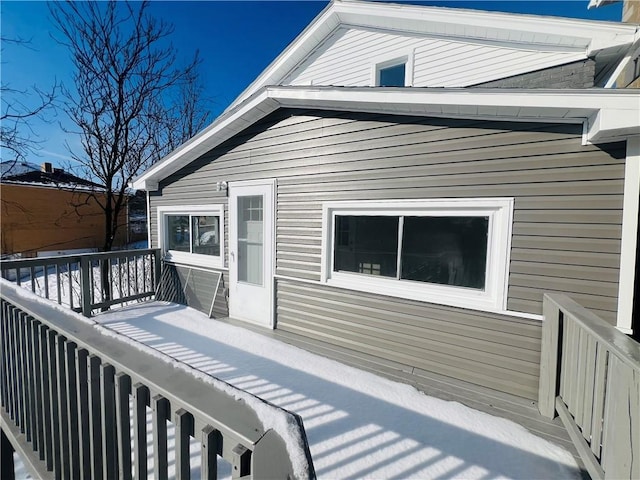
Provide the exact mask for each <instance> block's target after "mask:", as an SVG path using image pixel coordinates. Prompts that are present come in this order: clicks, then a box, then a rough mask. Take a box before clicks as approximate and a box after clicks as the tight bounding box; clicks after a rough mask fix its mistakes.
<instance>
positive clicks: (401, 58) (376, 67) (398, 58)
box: [370, 48, 415, 87]
mask: <svg viewBox="0 0 640 480" xmlns="http://www.w3.org/2000/svg"><path fill="white" fill-rule="evenodd" d="M414 57H415V48H410V49H405V50H399V51H396V52H393V53H391V54H386V55H381V56H380V57H377V58H376V59H375V61H374V62H373V64H372V65H371V83H370V85H375V86H379V85H380V70H383V69H385V68H389V67H395V66H397V65H404V86H405V87H413V62H414Z"/></svg>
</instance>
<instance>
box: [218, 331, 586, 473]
mask: <svg viewBox="0 0 640 480" xmlns="http://www.w3.org/2000/svg"><path fill="white" fill-rule="evenodd" d="M216 320H217V321H221V322H225V323H228V324H231V325H235V326H239V327H242V328H246V329H248V330H252V331H254V332H257V333H260V334H262V335H265V336H268V337H271V338H275V339H278V340H280V341H282V342H285V343H288V344H290V345H293V346H296V347H299V348H302V349H304V350H307V351H309V352H312V353H315V354H318V355H322V356H324V357H327V358H330V359H333V360H337V361H339V362H342V363H344V364H346V365H349V366H352V367H355V368H359V369H361V370H365V371H368V372H371V373H374V374H377V375H380V376H383V377H386V378H389V379H391V380H395V381H398V382H402V383H407V384H410V385H413V386H414V387H415V388H417V389H418V390H420V391H421V392H424V393H425V394H427V395H430V396H432V397H435V398H440V399H442V400H448V401H454V402H459V403H462V404H464V405H466V406H468V407H470V408H473V409H475V410H479V411H481V412H485V413H488V414H491V415H495V416H497V417H502V418H506V419H508V420H511V421H513V422H515V423H518V424H519V425H522V426H523V427H525V428H526V429H527V430H529V431H530V432H532V433H534V434H535V435H537V436H539V437H541V438H544V439H546V440H549V441H551V442H553V443H555V444H557V445H560V446H562V447H563V448H565V449H566V450H567V451H569V452H571V454H572V455H573V456H574V457H575V459H576V462H577V463H578V465H579V466H580V467H581V468H582V471H583V476H584V478H590V477H589V475H588V474H587V473H586V470H585V469H584V465H583V463H582V461H581V459H580V457H579V455H578V452H577V451H576V448H575V447H574V445H573V443H572V441H571V439H570V437H569V434H568V432H567V430H566V429H565V428H564V426H563V424H562V422H561V421H560V418H559V417H556V418H555V419H554V420H550V419H548V418H545V417H543V416H542V415H540V413H539V412H538V408H537V405H536V402H533V401H531V400H527V399H525V398H521V397H516V396H513V395H508V394H505V393H501V392H498V391H495V390H491V389H487V388H483V387H480V386H477V385H473V384H470V383H466V382H462V381H460V380H456V379H453V378H449V377H445V376H442V375H437V374H433V373H429V372H426V371H422V370H417V369H414V370H413V371H409V370H410V367H407V366H404V365H401V364H394V363H392V362H389V361H387V360H384V359H381V358H377V357H373V356H371V355H366V354H363V353H360V352H356V351H353V350H349V349H346V348H343V347H338V346H334V345H329V344H327V343H324V342H321V341H318V340H314V339H311V338H307V337H304V336H302V335H296V334H293V333H289V332H284V331H282V330H278V329H276V330H269V329H266V328H262V327H259V326H257V325H253V324H250V323H248V322H244V321H241V320H236V319H233V318H220V319H216Z"/></svg>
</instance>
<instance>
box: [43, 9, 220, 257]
mask: <svg viewBox="0 0 640 480" xmlns="http://www.w3.org/2000/svg"><path fill="white" fill-rule="evenodd" d="M49 5H50V12H51V16H52V18H53V22H54V24H55V25H56V26H57V28H58V30H59V32H60V33H61V36H62V39H61V40H60V42H61V43H63V44H64V45H66V46H67V47H68V48H69V51H70V53H71V58H72V61H73V66H74V76H73V80H74V87H73V88H72V89H70V88H65V89H64V90H63V94H64V97H65V102H64V106H63V107H62V108H63V109H64V110H65V112H66V113H67V115H68V116H69V118H70V119H71V120H72V122H73V123H74V124H75V126H76V127H77V130H75V131H73V132H71V133H76V134H78V135H79V136H80V139H81V144H82V151H81V152H79V151H74V150H73V149H71V148H69V152H70V155H71V157H72V158H73V160H74V161H75V163H76V164H77V165H79V167H78V170H81V173H82V174H83V175H84V176H86V177H88V178H91V179H92V180H93V181H97V183H99V184H101V185H102V187H103V188H102V189H100V191H96V192H94V193H93V198H94V200H95V201H96V202H97V203H98V205H99V206H100V208H101V209H102V210H103V211H104V217H105V232H104V242H103V245H102V249H103V250H104V251H109V250H111V249H112V247H113V242H114V239H115V235H116V233H117V231H118V228H119V226H120V225H119V222H118V219H119V216H120V214H121V212H122V211H123V209H124V208H125V207H126V198H127V188H128V184H129V183H130V182H131V180H132V179H133V178H134V177H136V176H137V175H138V174H140V173H141V172H142V171H143V170H145V169H146V168H148V167H149V166H150V165H152V164H153V163H154V162H156V161H157V160H158V159H160V158H161V157H162V156H163V155H165V154H166V153H168V151H169V150H170V149H172V148H174V147H175V146H177V145H178V144H180V143H182V142H184V141H185V140H187V139H188V138H189V137H190V136H191V135H193V134H194V133H195V132H196V131H198V130H200V129H201V128H202V127H204V126H205V124H206V123H207V121H208V119H209V115H208V113H206V112H205V111H204V109H203V108H202V106H201V101H200V94H201V93H202V90H201V87H200V83H199V80H198V65H199V57H198V53H197V52H196V53H195V54H194V56H193V57H192V59H191V60H190V61H189V62H188V63H186V64H182V65H181V64H179V62H178V61H177V58H178V57H177V51H176V49H175V48H174V46H173V45H172V44H171V43H169V39H168V37H169V36H170V35H171V33H172V32H173V27H172V26H171V25H170V24H168V23H166V22H164V21H162V20H157V19H154V18H153V17H152V16H150V15H149V13H148V7H149V4H148V2H142V3H129V2H116V1H113V0H111V1H109V2H107V3H101V2H70V1H68V2H65V3H60V2H52V3H50V4H49ZM185 92H186V93H185ZM185 95H186V101H185V99H184V96H185ZM184 105H189V107H188V108H189V109H190V112H192V114H190V115H181V114H182V113H183V112H181V109H183V108H185V106H184Z"/></svg>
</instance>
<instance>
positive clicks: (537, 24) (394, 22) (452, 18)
mask: <svg viewBox="0 0 640 480" xmlns="http://www.w3.org/2000/svg"><path fill="white" fill-rule="evenodd" d="M340 25H344V26H353V27H356V28H374V29H383V30H387V31H389V30H393V31H397V32H399V33H402V32H405V33H419V34H423V35H435V36H438V37H445V38H446V37H449V38H456V39H467V40H474V39H475V40H483V41H496V42H502V43H504V44H512V45H514V46H515V45H520V46H522V45H537V46H546V47H549V48H552V47H554V48H566V49H575V50H576V51H582V52H584V53H585V54H587V55H593V54H595V52H597V51H599V50H602V49H607V48H613V47H619V46H622V45H627V44H631V43H633V41H634V40H635V39H636V38H637V37H638V29H637V27H636V26H635V25H625V24H622V23H615V22H594V21H588V20H575V19H568V18H559V17H544V16H537V15H520V14H511V13H500V12H486V11H480V10H465V9H456V8H443V7H424V6H415V5H400V4H389V3H381V2H363V1H357V0H333V1H332V2H331V3H329V5H328V6H327V7H326V8H325V9H324V10H323V11H322V12H321V13H320V14H319V15H318V16H317V17H316V18H315V19H314V20H313V21H312V22H311V23H310V24H309V25H308V26H307V28H305V29H304V30H303V31H302V33H301V34H300V35H299V36H298V37H297V38H296V39H295V40H294V41H293V42H292V43H291V44H290V45H289V46H288V47H287V48H286V49H285V50H284V51H283V52H282V53H281V54H280V55H279V56H278V57H277V58H276V59H275V60H274V61H273V62H272V63H271V64H270V65H269V66H268V67H267V68H266V69H265V70H264V71H263V72H262V73H261V74H260V76H258V78H257V79H256V80H255V81H254V82H253V83H251V85H249V87H247V88H246V89H245V90H244V91H243V92H242V93H241V94H240V95H239V96H238V98H237V99H236V100H235V101H234V102H233V103H232V104H231V105H230V106H229V107H228V108H227V111H228V110H230V109H232V108H234V107H235V106H237V105H238V104H239V103H241V102H242V101H244V100H246V99H247V98H249V97H250V96H251V95H252V94H254V93H255V92H256V91H258V90H259V89H260V88H262V87H264V86H266V85H279V84H280V83H281V82H282V80H283V79H284V78H286V76H287V75H288V74H289V73H290V72H291V71H292V69H293V68H295V67H296V66H297V65H299V64H300V63H301V62H303V61H304V60H305V58H307V56H308V55H309V54H310V53H311V52H313V51H314V50H315V49H316V48H318V47H319V46H320V45H321V44H322V42H323V41H324V40H325V39H326V38H327V37H328V36H329V35H330V34H331V33H332V32H333V31H334V29H336V28H338V27H339V26H340Z"/></svg>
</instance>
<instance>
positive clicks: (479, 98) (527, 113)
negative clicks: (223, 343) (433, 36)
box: [133, 86, 640, 190]
mask: <svg viewBox="0 0 640 480" xmlns="http://www.w3.org/2000/svg"><path fill="white" fill-rule="evenodd" d="M514 90H515V89H514ZM514 90H509V89H486V88H474V89H467V88H420V89H416V88H381V87H377V88H370V87H366V88H362V87H349V88H340V87H311V86H302V87H291V86H289V87H265V88H264V89H263V90H261V91H260V92H258V93H257V94H256V95H255V96H254V97H251V98H250V99H248V100H247V101H246V102H244V103H243V104H241V105H239V106H238V108H237V109H234V110H232V111H230V112H227V113H225V114H224V115H222V116H221V117H219V118H218V120H216V121H215V122H214V123H213V124H212V125H210V126H209V127H207V128H206V129H205V130H203V131H202V132H201V133H200V134H198V135H197V136H196V137H194V138H193V139H192V140H190V141H189V142H187V143H185V144H184V145H182V146H180V147H179V148H178V149H177V150H175V151H173V152H172V153H170V154H169V155H168V156H167V157H165V158H164V159H163V160H162V161H160V162H158V163H156V164H155V165H154V166H153V167H151V168H150V169H149V170H147V171H146V172H144V173H143V174H142V175H141V176H140V177H138V178H137V179H136V180H135V181H134V182H133V187H134V188H139V189H146V190H152V189H155V188H157V185H158V182H159V181H160V180H162V179H164V178H166V177H167V176H168V175H170V174H172V173H174V172H176V171H178V170H179V169H180V168H182V167H184V166H185V165H188V164H189V163H190V162H191V161H193V160H195V159H196V158H198V157H200V156H201V155H203V154H204V153H206V152H207V151H209V150H211V149H212V148H214V147H216V146H217V145H219V144H220V143H222V142H223V141H225V140H227V139H229V138H231V137H232V136H234V135H235V134H237V133H238V132H240V131H242V130H243V129H245V128H247V127H248V126H250V125H252V124H253V123H255V122H256V121H258V120H259V119H261V118H263V117H265V116H266V115H268V114H270V113H272V112H274V111H275V110H277V109H278V108H307V109H318V110H339V111H348V112H368V113H381V114H383V113H386V114H390V115H414V116H425V117H441V118H464V119H475V120H479V119H482V120H494V121H495V120H509V121H527V122H543V123H549V122H553V123H559V122H568V123H578V124H582V123H584V122H588V125H587V126H586V141H588V142H589V143H603V142H611V141H617V140H624V139H625V138H626V137H627V136H630V135H637V134H638V133H640V128H639V127H638V116H639V115H640V101H639V100H640V94H639V93H638V92H637V91H634V90H633V89H624V90H618V89H583V90H570V89H567V90H560V89H558V90H527V89H517V91H514Z"/></svg>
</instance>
